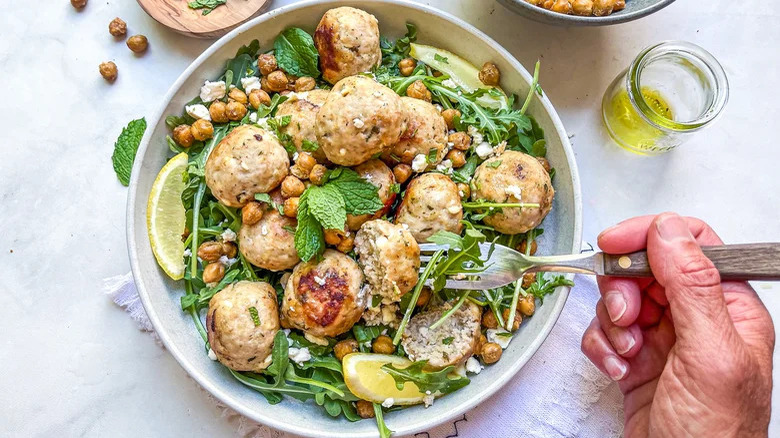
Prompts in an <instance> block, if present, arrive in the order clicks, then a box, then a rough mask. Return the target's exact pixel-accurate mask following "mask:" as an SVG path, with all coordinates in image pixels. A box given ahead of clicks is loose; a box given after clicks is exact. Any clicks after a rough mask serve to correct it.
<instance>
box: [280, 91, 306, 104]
mask: <svg viewBox="0 0 780 438" xmlns="http://www.w3.org/2000/svg"><path fill="white" fill-rule="evenodd" d="M286 97H287V101H289V102H295V101H296V100H306V98H308V97H309V92H308V91H302V92H300V93H296V92H295V91H293V92H290V93H287V95H286Z"/></svg>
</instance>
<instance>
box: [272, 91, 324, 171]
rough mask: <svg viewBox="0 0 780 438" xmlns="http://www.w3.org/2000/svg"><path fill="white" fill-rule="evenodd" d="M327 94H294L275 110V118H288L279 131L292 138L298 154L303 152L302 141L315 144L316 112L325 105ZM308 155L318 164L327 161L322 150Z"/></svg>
mask: <svg viewBox="0 0 780 438" xmlns="http://www.w3.org/2000/svg"><path fill="white" fill-rule="evenodd" d="M328 93H329V91H328V90H320V89H317V90H311V91H307V92H304V93H295V95H294V97H293V98H290V99H288V100H285V101H284V102H282V103H281V104H279V108H278V109H277V110H276V117H283V116H290V123H289V124H288V125H287V126H285V127H283V128H281V131H282V132H283V133H285V134H289V135H290V137H292V142H293V144H294V145H295V148H296V149H298V152H301V151H302V150H303V141H304V140H308V141H311V142H314V143H316V142H317V134H316V133H315V132H314V123H315V121H316V120H317V111H319V110H320V107H321V106H322V104H323V103H325V99H326V98H327V97H328ZM310 153H311V155H312V156H313V157H314V159H315V160H317V161H318V162H320V163H325V162H327V161H328V160H327V159H326V158H325V152H323V151H322V148H319V149H317V150H316V151H314V152H310Z"/></svg>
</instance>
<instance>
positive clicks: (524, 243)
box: [517, 239, 538, 255]
mask: <svg viewBox="0 0 780 438" xmlns="http://www.w3.org/2000/svg"><path fill="white" fill-rule="evenodd" d="M527 249H528V240H526V239H523V241H522V242H520V244H519V245H517V250H518V251H520V252H521V253H523V254H525V252H526V250H527ZM537 249H538V245H537V244H536V239H534V240H532V241H531V252H529V253H528V254H531V255H534V254H536V250H537Z"/></svg>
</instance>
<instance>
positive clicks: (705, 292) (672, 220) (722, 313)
mask: <svg viewBox="0 0 780 438" xmlns="http://www.w3.org/2000/svg"><path fill="white" fill-rule="evenodd" d="M647 256H648V260H649V262H650V268H651V269H652V271H653V275H654V276H655V279H656V281H657V282H658V283H659V284H660V285H661V286H663V287H664V288H665V290H666V298H667V299H668V300H669V307H670V308H671V312H672V318H673V321H674V327H675V332H676V334H677V337H678V339H679V340H680V341H684V340H686V339H687V340H690V341H692V342H696V343H700V342H701V341H702V339H703V338H704V339H707V338H709V339H719V338H720V339H724V338H726V339H727V338H729V337H730V336H728V335H730V334H731V333H729V332H733V330H734V326H733V324H732V322H731V319H730V318H729V313H728V309H727V308H726V300H725V299H724V297H723V290H722V288H721V284H720V274H719V273H718V270H717V269H716V268H715V265H713V263H712V261H710V259H708V258H707V257H706V256H705V255H704V254H703V253H702V251H701V247H699V244H698V243H697V242H696V239H695V238H694V237H693V234H691V231H690V229H689V228H688V223H687V222H686V221H685V219H683V218H682V217H680V216H678V215H677V214H674V213H664V214H661V215H658V216H657V217H656V218H655V220H654V221H653V224H652V226H651V227H650V229H649V230H648V233H647ZM705 334H706V336H703V335H705ZM717 334H720V335H726V336H725V337H724V336H712V335H717Z"/></svg>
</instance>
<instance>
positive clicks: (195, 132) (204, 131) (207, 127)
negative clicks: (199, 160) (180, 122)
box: [190, 119, 214, 141]
mask: <svg viewBox="0 0 780 438" xmlns="http://www.w3.org/2000/svg"><path fill="white" fill-rule="evenodd" d="M190 132H192V136H193V137H195V140H200V141H205V140H208V139H210V138H211V137H212V136H213V135H214V125H212V124H211V122H209V121H208V120H206V119H199V120H196V121H195V123H193V124H192V127H190Z"/></svg>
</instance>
